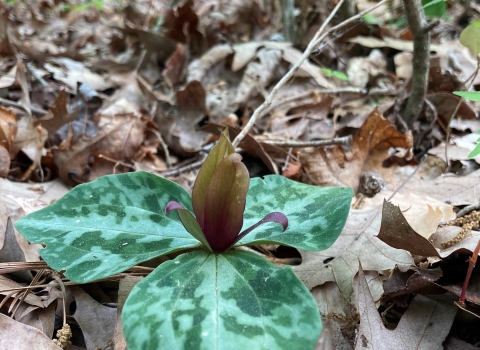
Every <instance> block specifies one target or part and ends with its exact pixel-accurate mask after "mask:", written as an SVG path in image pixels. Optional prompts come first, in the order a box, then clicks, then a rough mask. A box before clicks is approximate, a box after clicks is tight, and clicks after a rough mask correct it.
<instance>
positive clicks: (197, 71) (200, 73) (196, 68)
mask: <svg viewBox="0 0 480 350" xmlns="http://www.w3.org/2000/svg"><path fill="white" fill-rule="evenodd" d="M233 53H234V51H233V49H232V46H231V45H226V44H225V45H217V46H214V47H212V48H211V49H210V50H209V51H207V52H206V53H205V54H204V55H203V56H202V57H200V58H199V59H197V60H194V61H192V62H191V63H190V64H189V66H188V76H187V82H191V81H194V80H197V81H202V80H203V78H204V77H205V76H206V75H207V73H208V72H209V71H210V70H211V69H212V68H213V67H214V66H215V65H217V64H218V63H220V62H221V61H223V60H224V59H225V58H226V57H228V56H229V55H231V54H233Z"/></svg>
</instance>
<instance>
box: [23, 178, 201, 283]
mask: <svg viewBox="0 0 480 350" xmlns="http://www.w3.org/2000/svg"><path fill="white" fill-rule="evenodd" d="M170 200H175V201H177V202H179V203H181V204H182V205H183V206H184V207H185V208H187V209H188V210H190V211H191V210H192V203H191V197H190V195H189V194H188V192H187V191H185V190H184V189H183V188H182V187H180V186H179V185H177V184H175V183H173V182H171V181H168V180H166V179H163V178H161V177H158V176H156V175H153V174H150V173H147V172H134V173H128V174H121V175H108V176H104V177H101V178H99V179H97V180H95V181H92V182H90V183H88V184H84V185H79V186H77V187H75V188H74V189H73V190H72V191H70V192H69V193H68V194H66V195H65V196H64V197H63V198H61V199H60V200H58V201H57V202H56V203H54V204H52V205H50V206H48V207H46V208H44V209H42V210H39V211H36V212H34V213H32V214H30V215H28V216H26V217H25V218H23V219H21V220H19V221H17V222H16V223H15V226H16V228H17V229H18V230H19V231H20V233H22V235H24V236H25V237H26V238H27V239H28V240H29V241H30V242H34V243H44V244H46V248H44V249H41V250H40V254H41V255H42V257H43V258H44V259H45V261H46V262H47V263H48V265H49V266H50V267H52V268H53V269H55V270H57V271H62V270H65V271H66V272H65V275H66V276H67V277H68V278H70V279H71V280H73V281H75V282H79V283H87V282H90V281H93V280H96V279H100V278H104V277H108V276H111V275H113V274H115V273H118V272H122V271H124V270H126V269H128V268H130V267H132V266H134V265H135V264H138V263H140V262H143V261H146V260H149V259H151V258H154V257H157V256H160V255H163V254H168V253H170V252H173V251H177V250H180V249H184V248H193V247H197V246H200V242H199V241H197V240H196V239H194V238H193V237H192V236H191V235H190V234H189V233H188V232H187V231H186V230H185V228H184V227H183V225H182V224H181V223H180V221H179V219H178V215H177V214H176V213H175V214H170V215H169V216H168V217H167V216H165V214H164V209H165V206H166V204H167V203H168V202H169V201H170Z"/></svg>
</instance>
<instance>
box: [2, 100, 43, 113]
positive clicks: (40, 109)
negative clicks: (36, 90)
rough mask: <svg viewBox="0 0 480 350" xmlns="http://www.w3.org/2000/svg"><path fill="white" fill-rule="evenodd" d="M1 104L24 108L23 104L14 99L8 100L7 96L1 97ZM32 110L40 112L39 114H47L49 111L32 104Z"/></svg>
mask: <svg viewBox="0 0 480 350" xmlns="http://www.w3.org/2000/svg"><path fill="white" fill-rule="evenodd" d="M0 104H4V105H6V106H9V107H15V108H19V109H22V110H23V106H22V105H21V104H20V103H18V102H15V101H12V100H7V99H6V98H2V97H0ZM31 110H32V112H33V113H35V114H39V115H45V114H47V111H46V110H44V109H42V108H37V107H33V106H32V107H31Z"/></svg>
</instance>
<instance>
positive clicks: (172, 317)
mask: <svg viewBox="0 0 480 350" xmlns="http://www.w3.org/2000/svg"><path fill="white" fill-rule="evenodd" d="M122 327H123V331H124V333H125V337H126V339H127V345H128V348H129V349H132V350H136V349H142V350H157V349H206V350H215V349H218V350H220V349H229V350H236V349H239V350H244V349H288V350H290V349H313V348H314V347H315V344H316V342H317V339H318V336H319V334H320V331H321V322H320V316H319V313H318V308H317V306H316V303H315V301H314V299H313V297H312V295H311V294H310V292H309V291H308V289H307V288H306V287H305V286H304V285H303V283H302V282H301V281H300V280H299V279H298V278H297V276H296V275H295V274H294V273H293V272H292V269H291V268H290V267H289V266H285V267H281V268H280V267H277V266H275V265H273V264H271V263H269V262H268V261H266V260H265V259H263V258H262V257H260V256H258V255H256V254H253V253H250V252H245V251H227V252H225V253H223V254H212V253H209V252H207V251H204V250H199V251H194V252H191V253H186V254H182V255H180V256H178V257H177V258H176V259H175V260H171V261H167V262H165V263H163V264H161V265H160V266H159V267H158V268H157V269H155V271H153V272H152V273H151V274H150V275H149V276H147V277H146V278H145V279H143V280H142V281H141V282H140V283H138V284H137V286H135V288H134V289H133V290H132V292H131V293H130V295H129V297H128V299H127V301H126V302H125V305H124V308H123V312H122Z"/></svg>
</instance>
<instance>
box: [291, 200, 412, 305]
mask: <svg viewBox="0 0 480 350" xmlns="http://www.w3.org/2000/svg"><path fill="white" fill-rule="evenodd" d="M380 224H381V210H380V208H375V209H370V210H356V209H351V210H350V214H349V216H348V219H347V222H346V224H345V227H344V229H343V231H342V233H341V234H340V236H339V237H338V239H337V240H336V241H335V243H334V244H333V245H332V246H331V247H330V248H328V249H326V250H323V251H320V252H308V251H302V250H301V251H300V254H301V256H302V264H300V265H299V266H294V267H293V270H294V272H295V273H296V274H297V276H298V277H299V278H300V279H301V280H302V281H303V282H304V283H305V285H306V286H307V288H309V289H312V288H313V287H315V286H318V285H322V284H324V283H326V282H336V283H337V284H338V287H339V289H340V292H341V293H342V295H343V297H344V299H345V303H344V307H349V306H350V304H353V303H354V302H353V300H351V299H352V293H353V278H354V276H355V274H356V273H357V271H358V261H360V262H361V263H362V266H364V268H365V269H366V270H368V271H383V270H389V269H393V268H394V267H395V266H397V265H404V266H405V265H406V266H410V265H412V264H413V259H412V257H411V255H410V254H409V253H408V252H406V251H404V250H399V249H395V248H392V247H390V246H389V245H387V244H385V243H383V242H382V241H381V240H379V239H378V238H377V237H375V235H376V234H377V233H378V231H379V229H380ZM338 313H343V311H342V310H339V312H338Z"/></svg>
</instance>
